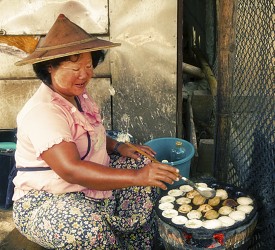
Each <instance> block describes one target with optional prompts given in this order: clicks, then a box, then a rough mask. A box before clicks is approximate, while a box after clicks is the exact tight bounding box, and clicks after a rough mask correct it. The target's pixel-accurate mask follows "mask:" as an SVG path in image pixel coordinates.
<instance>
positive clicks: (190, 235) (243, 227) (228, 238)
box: [155, 182, 258, 250]
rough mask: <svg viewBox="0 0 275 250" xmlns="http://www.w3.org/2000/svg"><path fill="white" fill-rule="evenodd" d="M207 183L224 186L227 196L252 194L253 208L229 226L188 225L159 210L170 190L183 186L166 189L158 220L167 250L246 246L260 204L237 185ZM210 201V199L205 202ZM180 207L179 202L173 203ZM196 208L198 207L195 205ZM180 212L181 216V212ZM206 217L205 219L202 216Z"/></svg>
mask: <svg viewBox="0 0 275 250" xmlns="http://www.w3.org/2000/svg"><path fill="white" fill-rule="evenodd" d="M207 185H208V186H209V187H211V188H214V189H224V190H226V191H227V193H228V198H230V199H237V198H239V197H243V196H245V197H249V198H251V199H252V200H253V210H252V211H251V212H250V213H248V214H246V216H245V219H244V220H242V221H237V222H236V223H235V224H234V225H232V226H228V227H224V226H223V227H220V228H216V229H207V228H204V227H199V228H188V227H186V226H185V225H184V224H183V225H177V224H174V223H173V222H172V220H171V218H165V217H164V216H163V210H161V209H159V204H160V202H161V201H160V200H161V198H162V197H164V196H167V195H168V192H169V191H170V190H171V189H177V188H180V186H181V185H178V186H176V187H170V188H168V190H166V191H162V192H161V194H160V196H159V198H158V200H157V203H156V206H155V211H156V214H157V221H158V227H159V233H160V237H161V239H162V242H163V244H164V246H165V249H166V250H170V249H175V250H177V249H193V250H196V249H207V248H214V249H217V250H218V249H236V248H238V249H246V248H244V246H246V245H247V244H248V243H249V240H250V239H251V236H252V234H253V232H254V229H255V227H256V224H257V218H258V213H257V203H256V200H255V199H254V198H253V197H252V196H251V195H250V194H249V193H248V192H246V191H245V190H242V189H240V188H237V187H235V186H232V185H229V184H225V183H219V182H208V183H207ZM206 202H207V201H206ZM174 206H175V209H176V210H177V209H178V207H179V206H180V205H178V204H174ZM193 209H197V207H196V206H195V205H194V208H193ZM179 215H181V214H180V213H179ZM202 220H205V219H202Z"/></svg>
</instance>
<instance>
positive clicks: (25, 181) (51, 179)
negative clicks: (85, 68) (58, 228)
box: [13, 83, 112, 200]
mask: <svg viewBox="0 0 275 250" xmlns="http://www.w3.org/2000/svg"><path fill="white" fill-rule="evenodd" d="M79 100H80V103H81V107H82V110H83V112H80V111H79V110H78V109H77V108H76V107H75V106H73V105H72V104H71V103H70V102H68V101H67V100H66V99H65V98H63V97H62V96H60V95H59V94H57V93H56V92H54V91H53V90H51V89H50V88H49V87H48V86H46V85H45V84H44V83H42V84H41V86H40V87H39V89H38V90H37V91H36V93H35V94H34V95H33V96H32V97H31V99H30V100H29V101H28V102H27V103H26V104H25V106H24V107H23V109H22V110H21V111H20V112H19V114H18V116H17V146H16V152H15V161H16V166H17V167H48V165H47V163H46V162H45V161H43V160H42V159H41V157H40V154H41V153H42V152H43V151H45V150H47V149H48V148H50V147H52V146H53V145H55V144H58V143H60V142H62V141H68V142H74V143H75V144H76V146H77V148H78V151H79V154H80V156H81V157H82V156H84V155H85V154H86V152H87V147H88V139H87V131H88V133H89V135H90V138H91V149H90V151H89V154H88V155H87V156H86V157H85V160H87V161H92V162H96V163H99V164H102V165H105V166H108V165H109V160H110V158H109V156H108V154H107V150H106V132H105V129H104V127H103V125H102V122H101V117H100V113H99V109H98V107H97V105H96V104H95V102H94V101H93V100H92V99H91V98H90V97H89V96H88V95H87V93H86V92H85V93H84V94H82V95H81V96H79ZM14 184H15V191H14V196H13V200H17V199H19V198H21V197H22V196H23V195H25V194H26V193H27V192H28V191H29V190H31V189H36V190H45V191H47V192H50V193H54V194H60V193H66V192H77V191H80V192H84V193H85V195H86V196H89V197H92V198H96V199H102V198H107V197H110V195H111V192H112V191H98V190H91V189H87V188H85V187H83V186H80V185H76V184H70V183H68V182H66V181H65V180H63V179H61V178H60V177H59V176H58V175H57V174H56V173H55V172H54V171H53V170H48V171H19V172H18V173H17V176H16V177H15V178H14Z"/></svg>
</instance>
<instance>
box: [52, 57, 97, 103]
mask: <svg viewBox="0 0 275 250" xmlns="http://www.w3.org/2000/svg"><path fill="white" fill-rule="evenodd" d="M49 72H50V74H51V78H52V85H51V87H52V89H53V90H54V91H55V92H57V93H59V94H60V95H62V96H63V97H64V98H66V99H67V100H69V101H70V100H73V97H74V96H77V95H80V94H82V93H83V91H84V89H85V87H86V86H87V84H88V83H89V80H90V79H91V78H92V76H93V66H92V57H91V53H90V52H87V53H83V54H80V55H77V56H71V57H70V60H69V61H64V62H61V64H60V65H59V66H58V67H50V68H49Z"/></svg>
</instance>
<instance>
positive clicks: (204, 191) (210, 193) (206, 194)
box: [181, 176, 216, 198]
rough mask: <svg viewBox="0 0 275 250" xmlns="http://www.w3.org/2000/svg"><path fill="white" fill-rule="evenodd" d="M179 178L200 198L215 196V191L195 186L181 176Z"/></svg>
mask: <svg viewBox="0 0 275 250" xmlns="http://www.w3.org/2000/svg"><path fill="white" fill-rule="evenodd" d="M181 178H182V179H183V180H184V181H185V182H186V183H187V184H188V185H190V186H191V187H193V188H194V189H195V190H197V191H198V192H199V193H200V194H201V195H202V196H204V197H206V198H213V197H215V195H216V190H215V189H213V188H209V187H200V186H198V185H197V184H195V183H194V182H193V181H191V180H189V179H187V178H186V177H184V176H181Z"/></svg>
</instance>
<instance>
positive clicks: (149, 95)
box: [109, 0, 177, 141]
mask: <svg viewBox="0 0 275 250" xmlns="http://www.w3.org/2000/svg"><path fill="white" fill-rule="evenodd" d="M109 3H110V6H109V8H110V22H111V29H110V32H111V33H110V37H111V39H113V40H115V41H117V42H121V43H122V46H121V47H120V48H118V49H117V50H116V51H115V52H114V53H113V54H112V55H111V64H112V67H111V72H112V79H113V85H114V87H115V89H116V91H117V92H116V95H115V96H114V97H113V100H114V106H113V110H114V113H113V118H114V126H115V127H118V128H120V127H122V126H125V124H126V123H127V122H125V119H124V118H127V117H128V119H129V121H130V122H129V132H130V134H133V135H134V136H135V137H137V139H138V140H140V141H146V140H149V139H151V138H155V137H164V136H175V135H176V111H177V106H176V104H177V103H176V101H177V100H176V92H177V84H176V74H177V72H176V69H177V1H176V0H166V1H152V0H144V1H137V0H135V1H127V0H112V1H110V2H109Z"/></svg>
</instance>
